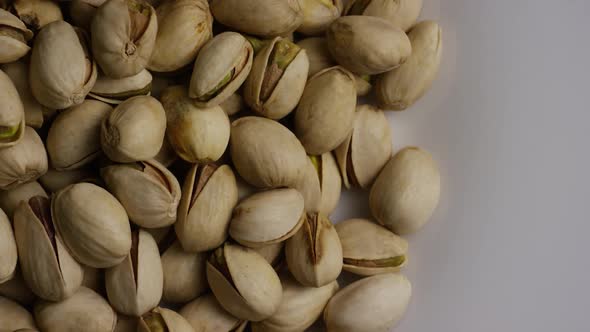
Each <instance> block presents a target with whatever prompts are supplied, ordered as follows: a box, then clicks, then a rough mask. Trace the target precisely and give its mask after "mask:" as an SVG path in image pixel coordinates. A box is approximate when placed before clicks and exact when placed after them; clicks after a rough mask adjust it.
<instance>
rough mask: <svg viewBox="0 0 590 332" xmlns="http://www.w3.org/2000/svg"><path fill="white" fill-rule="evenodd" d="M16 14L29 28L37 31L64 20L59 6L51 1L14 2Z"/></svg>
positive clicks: (27, 0) (18, 0) (29, 0)
mask: <svg viewBox="0 0 590 332" xmlns="http://www.w3.org/2000/svg"><path fill="white" fill-rule="evenodd" d="M12 9H13V10H14V13H15V14H16V15H17V16H18V17H19V18H20V19H21V21H23V22H24V23H25V24H26V25H27V27H28V28H29V29H31V30H33V31H37V30H39V29H41V28H42V27H44V26H46V25H47V24H49V23H51V22H54V21H61V20H63V19H64V18H63V15H62V14H61V9H60V8H59V5H58V4H57V3H55V2H54V1H51V0H14V2H13V3H12Z"/></svg>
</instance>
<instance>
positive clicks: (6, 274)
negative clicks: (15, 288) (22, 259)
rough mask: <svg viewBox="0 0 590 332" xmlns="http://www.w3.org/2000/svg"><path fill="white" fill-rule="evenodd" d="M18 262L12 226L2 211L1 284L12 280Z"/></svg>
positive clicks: (0, 240) (0, 218)
mask: <svg viewBox="0 0 590 332" xmlns="http://www.w3.org/2000/svg"><path fill="white" fill-rule="evenodd" d="M17 262H18V253H17V246H16V240H15V237H14V233H13V232H12V225H11V223H10V220H9V219H8V216H7V215H6V213H4V211H2V209H0V284H2V283H4V282H6V281H8V280H10V279H12V278H13V277H14V273H15V270H16V264H17Z"/></svg>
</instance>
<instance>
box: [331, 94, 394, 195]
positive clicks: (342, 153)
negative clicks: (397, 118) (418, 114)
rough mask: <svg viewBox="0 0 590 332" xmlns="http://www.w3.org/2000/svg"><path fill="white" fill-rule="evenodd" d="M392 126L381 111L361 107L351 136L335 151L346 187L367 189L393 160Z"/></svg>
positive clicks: (368, 106)
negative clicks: (390, 159)
mask: <svg viewBox="0 0 590 332" xmlns="http://www.w3.org/2000/svg"><path fill="white" fill-rule="evenodd" d="M391 151H392V143H391V127H390V126H389V121H387V118H386V117H385V115H384V114H383V112H382V111H381V110H379V109H378V108H376V107H373V106H371V105H359V106H357V108H356V112H355V114H354V125H353V130H352V133H351V134H350V135H349V136H348V138H347V139H346V140H345V141H344V142H343V143H342V144H341V145H340V146H339V147H338V148H336V150H335V151H334V154H335V155H336V159H337V160H338V166H339V168H340V173H341V174H342V180H343V182H344V185H345V186H346V188H350V187H352V186H356V187H361V188H368V187H370V186H371V184H373V181H374V180H375V178H376V177H377V175H378V174H379V171H381V169H382V168H383V166H385V164H386V163H387V161H388V160H389V158H391Z"/></svg>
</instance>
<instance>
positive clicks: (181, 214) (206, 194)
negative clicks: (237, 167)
mask: <svg viewBox="0 0 590 332" xmlns="http://www.w3.org/2000/svg"><path fill="white" fill-rule="evenodd" d="M237 202H238V188H237V185H236V178H235V176H234V173H233V171H232V170H231V167H229V166H227V165H221V166H217V165H215V164H207V165H198V164H197V165H193V167H192V168H191V169H190V170H189V172H188V174H187V175H186V178H185V181H184V185H183V187H182V199H181V201H180V206H179V208H178V221H177V222H176V224H175V229H176V235H177V236H178V240H179V241H180V243H181V244H182V247H183V248H184V250H186V251H188V252H202V251H208V250H211V249H214V248H217V247H218V246H220V245H221V244H222V243H223V242H224V241H225V240H226V239H227V236H228V228H229V222H230V220H231V214H232V210H233V208H234V206H236V204H237Z"/></svg>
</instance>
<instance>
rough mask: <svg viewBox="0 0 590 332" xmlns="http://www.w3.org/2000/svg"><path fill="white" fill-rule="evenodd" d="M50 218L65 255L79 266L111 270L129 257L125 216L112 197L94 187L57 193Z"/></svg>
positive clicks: (82, 186)
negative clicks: (74, 260) (65, 250)
mask: <svg viewBox="0 0 590 332" xmlns="http://www.w3.org/2000/svg"><path fill="white" fill-rule="evenodd" d="M51 217H52V218H53V222H54V224H55V229H56V231H57V233H58V235H59V236H60V238H61V239H62V240H63V242H64V243H65V245H66V247H67V248H68V249H69V252H70V253H71V254H72V256H74V258H75V259H76V260H77V261H78V262H80V263H82V264H85V265H89V266H91V267H97V268H106V267H111V266H115V265H117V264H119V263H120V262H121V261H123V260H124V259H125V258H126V257H127V255H128V254H129V250H130V248H131V228H130V225H129V219H128V217H127V213H125V209H124V208H123V206H121V204H120V203H119V202H118V201H117V199H116V198H115V197H113V196H112V195H111V194H109V192H108V191H106V190H104V189H102V188H100V187H98V186H96V185H94V184H91V183H79V184H74V185H70V186H68V187H66V188H64V189H62V190H60V191H59V192H57V193H56V194H55V195H54V196H53V199H52V202H51Z"/></svg>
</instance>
